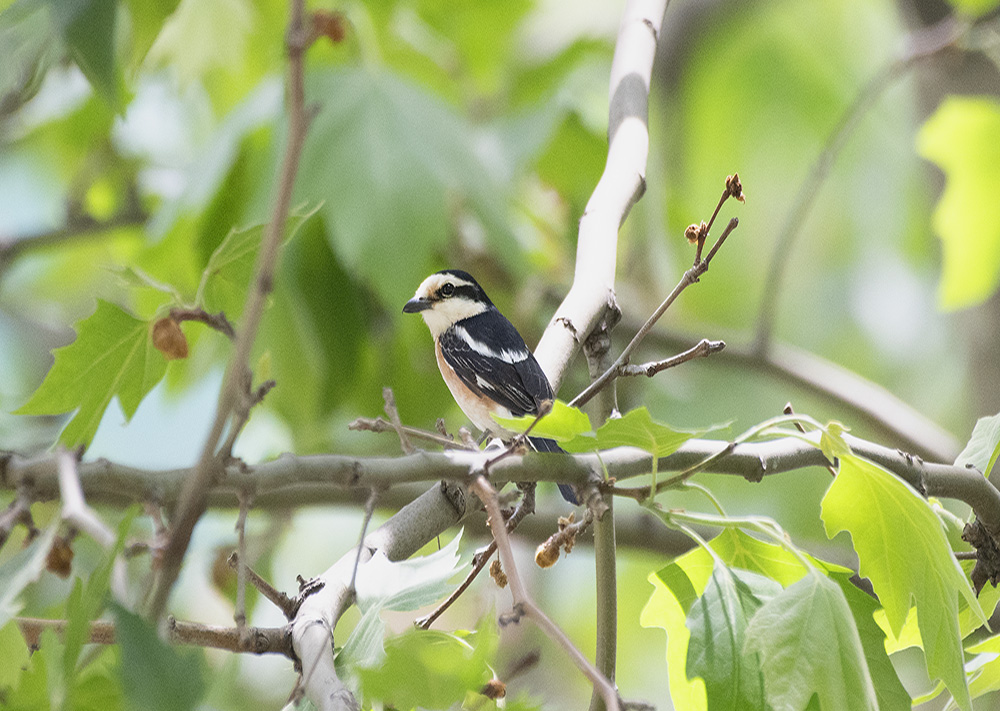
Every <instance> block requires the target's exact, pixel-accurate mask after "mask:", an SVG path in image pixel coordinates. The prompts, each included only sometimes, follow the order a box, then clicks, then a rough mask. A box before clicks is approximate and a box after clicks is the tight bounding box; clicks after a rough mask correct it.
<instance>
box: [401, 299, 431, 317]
mask: <svg viewBox="0 0 1000 711" xmlns="http://www.w3.org/2000/svg"><path fill="white" fill-rule="evenodd" d="M433 305H434V302H433V301H431V300H430V299H425V298H424V297H420V298H417V297H416V296H414V297H413V298H412V299H410V300H409V301H407V302H406V305H405V306H404V307H403V313H404V314H415V313H420V312H421V311H425V310H427V309H429V308H430V307H431V306H433Z"/></svg>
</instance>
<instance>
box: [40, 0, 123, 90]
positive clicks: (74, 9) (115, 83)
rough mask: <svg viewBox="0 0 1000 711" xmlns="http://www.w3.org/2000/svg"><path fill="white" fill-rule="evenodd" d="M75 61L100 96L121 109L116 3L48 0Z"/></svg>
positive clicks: (113, 0)
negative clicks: (116, 38)
mask: <svg viewBox="0 0 1000 711" xmlns="http://www.w3.org/2000/svg"><path fill="white" fill-rule="evenodd" d="M49 4H50V6H51V8H52V10H53V15H54V17H55V19H56V24H57V26H58V27H59V30H60V31H61V32H62V34H63V39H64V40H65V41H66V44H67V45H68V46H69V48H70V52H71V53H72V55H73V59H74V61H75V62H76V64H77V66H79V67H80V70H81V71H82V72H83V75H84V76H85V77H87V81H89V82H90V83H91V85H92V86H93V87H94V90H95V91H96V92H97V94H98V95H99V96H100V97H101V98H103V99H104V100H105V101H106V102H107V103H108V104H109V105H110V106H111V107H112V108H114V109H116V110H117V109H119V108H121V91H120V84H121V77H120V73H119V68H118V64H117V62H116V61H115V30H116V26H117V18H118V2H117V0H49Z"/></svg>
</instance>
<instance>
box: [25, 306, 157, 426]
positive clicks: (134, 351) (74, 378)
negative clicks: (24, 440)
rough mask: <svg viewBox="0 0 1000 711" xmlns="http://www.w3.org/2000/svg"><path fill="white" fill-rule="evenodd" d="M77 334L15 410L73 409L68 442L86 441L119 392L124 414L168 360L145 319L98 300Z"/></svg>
mask: <svg viewBox="0 0 1000 711" xmlns="http://www.w3.org/2000/svg"><path fill="white" fill-rule="evenodd" d="M76 332H77V336H76V340H75V341H73V343H71V344H70V345H68V346H64V347H63V348H58V349H56V350H55V351H54V355H55V363H54V364H53V366H52V369H51V370H50V371H49V373H48V375H46V376H45V380H44V381H43V382H42V384H41V386H39V388H38V390H36V391H35V394H34V395H32V396H31V399H30V400H29V401H28V402H27V403H25V405H24V406H23V407H21V409H19V410H17V412H16V414H20V415H55V414H60V413H63V412H70V411H72V410H76V415H75V416H74V417H73V419H72V420H70V422H69V424H68V425H66V428H65V429H64V430H63V431H62V434H61V435H60V440H61V441H62V442H63V443H64V444H66V445H67V446H76V445H78V444H89V442H90V440H91V439H93V437H94V433H95V432H97V426H98V425H99V424H100V422H101V417H102V416H103V415H104V410H105V409H106V408H107V406H108V403H110V402H111V398H113V397H117V398H118V401H119V402H120V403H121V406H122V411H123V412H124V413H125V418H126V420H128V419H131V417H132V415H134V414H135V411H136V409H137V408H138V407H139V403H140V402H142V399H143V398H144V397H145V396H146V393H148V392H149V391H150V390H152V389H153V386H155V385H156V384H157V383H158V382H159V381H160V378H162V377H163V374H164V372H166V368H167V362H166V360H165V359H164V358H163V355H162V354H160V353H159V352H158V351H157V350H156V348H154V347H153V342H152V340H151V339H150V336H149V324H148V323H147V322H145V321H141V320H139V319H137V318H134V317H133V316H131V315H130V314H128V313H126V312H125V311H123V310H122V309H121V308H119V307H118V306H115V305H114V304H110V303H108V302H107V301H100V300H99V301H98V302H97V310H96V311H95V312H94V313H93V314H92V315H90V316H88V317H87V318H85V319H84V320H83V321H80V322H79V323H77V324H76Z"/></svg>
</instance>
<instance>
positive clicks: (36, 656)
mask: <svg viewBox="0 0 1000 711" xmlns="http://www.w3.org/2000/svg"><path fill="white" fill-rule="evenodd" d="M50 642H55V644H50ZM22 645H23V640H22ZM53 651H58V640H57V639H56V636H55V633H54V632H53V631H52V630H45V631H44V632H42V636H41V642H40V648H39V649H38V650H37V651H35V652H34V653H33V654H32V655H31V657H30V659H29V660H28V663H27V665H25V667H24V670H23V671H22V672H21V675H20V680H19V681H18V684H17V687H16V689H15V690H14V691H13V692H12V693H11V694H10V695H9V696H7V698H5V699H4V710H5V711H49V709H51V708H52V704H51V702H50V700H49V673H48V664H49V662H48V657H49V656H51V655H52V654H53Z"/></svg>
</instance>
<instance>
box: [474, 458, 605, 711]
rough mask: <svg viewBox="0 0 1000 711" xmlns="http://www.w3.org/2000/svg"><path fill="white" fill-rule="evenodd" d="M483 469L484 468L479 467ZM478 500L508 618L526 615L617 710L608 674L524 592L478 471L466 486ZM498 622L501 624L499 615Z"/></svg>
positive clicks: (491, 494)
mask: <svg viewBox="0 0 1000 711" xmlns="http://www.w3.org/2000/svg"><path fill="white" fill-rule="evenodd" d="M480 471H485V470H480ZM469 490H470V491H472V492H473V493H474V494H475V495H476V496H478V497H479V500H480V501H482V502H483V505H484V506H485V507H486V513H487V516H488V518H487V520H488V521H489V524H490V530H492V531H493V536H494V540H496V542H497V550H498V551H499V552H500V561H501V562H502V563H503V567H504V571H505V572H506V574H507V581H508V583H509V585H510V592H511V596H512V597H513V602H514V605H513V608H514V613H513V614H514V617H513V618H512V619H511V621H516V620H518V619H520V617H521V615H527V616H528V617H530V618H531V619H532V620H534V622H535V624H536V625H538V627H539V628H540V629H541V630H542V631H543V632H544V633H545V634H546V635H547V636H548V637H549V638H550V639H552V640H553V641H554V642H556V643H557V644H558V645H559V646H561V647H562V648H563V649H564V650H565V651H566V654H567V655H568V656H569V658H570V659H571V660H572V661H573V663H574V664H575V665H576V666H577V668H578V669H579V670H580V671H581V672H582V673H583V674H584V676H586V677H587V678H588V679H589V680H590V681H591V683H592V684H593V685H594V689H595V690H600V694H601V697H602V698H603V699H604V703H605V705H606V707H607V709H609V711H618V708H619V704H618V694H617V692H616V691H615V688H614V686H613V685H612V683H611V682H610V681H608V678H607V677H606V676H604V675H603V674H602V673H601V672H600V671H599V670H598V669H597V668H596V667H595V666H594V665H593V664H591V663H590V661H589V660H588V659H587V658H586V657H585V656H584V655H583V653H582V652H581V651H580V650H579V649H577V648H576V646H575V645H574V644H573V643H572V642H570V640H569V637H567V636H566V634H565V633H564V632H563V631H562V630H561V629H559V627H558V625H556V624H555V623H554V622H553V621H552V620H551V619H549V617H548V616H547V615H546V614H545V613H544V612H543V611H542V609H541V608H540V607H538V605H536V604H535V602H534V600H532V598H531V596H530V595H528V590H527V588H525V587H524V583H522V582H521V576H520V574H519V573H518V570H517V563H516V562H515V561H514V551H513V549H512V548H511V545H510V537H509V536H508V535H507V527H506V525H505V523H504V520H503V516H502V515H501V513H500V504H499V503H498V502H497V493H496V490H495V489H494V488H493V486H492V485H491V484H490V482H489V481H487V479H486V476H485V475H483V474H479V475H478V476H476V477H475V479H473V481H472V484H471V485H470V487H469ZM501 624H504V622H503V618H501Z"/></svg>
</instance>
